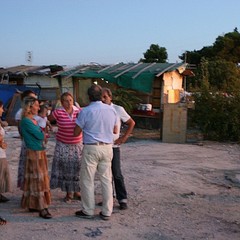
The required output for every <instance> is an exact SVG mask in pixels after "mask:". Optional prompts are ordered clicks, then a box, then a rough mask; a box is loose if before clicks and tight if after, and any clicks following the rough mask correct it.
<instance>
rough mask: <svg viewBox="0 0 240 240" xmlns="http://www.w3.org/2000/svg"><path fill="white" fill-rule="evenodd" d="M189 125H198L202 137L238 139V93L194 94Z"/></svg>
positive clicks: (239, 106)
mask: <svg viewBox="0 0 240 240" xmlns="http://www.w3.org/2000/svg"><path fill="white" fill-rule="evenodd" d="M194 99H195V110H194V111H192V116H191V121H192V122H191V125H195V126H198V127H199V128H200V130H201V131H202V133H203V135H204V138H205V139H208V140H216V141H238V142H239V141H240V93H233V94H226V93H221V92H209V91H207V90H205V91H202V92H201V94H195V95H194Z"/></svg>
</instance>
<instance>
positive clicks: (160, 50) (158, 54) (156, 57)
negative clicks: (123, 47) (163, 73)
mask: <svg viewBox="0 0 240 240" xmlns="http://www.w3.org/2000/svg"><path fill="white" fill-rule="evenodd" d="M143 56H144V58H141V59H140V60H139V62H144V63H152V62H157V63H166V62H167V58H168V54H167V50H166V48H165V47H160V46H159V45H158V44H151V46H150V48H149V49H148V50H147V51H146V52H145V53H144V54H143Z"/></svg>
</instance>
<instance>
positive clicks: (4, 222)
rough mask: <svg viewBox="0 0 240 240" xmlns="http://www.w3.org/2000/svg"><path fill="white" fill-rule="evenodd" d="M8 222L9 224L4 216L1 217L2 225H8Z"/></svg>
mask: <svg viewBox="0 0 240 240" xmlns="http://www.w3.org/2000/svg"><path fill="white" fill-rule="evenodd" d="M6 224H7V221H6V220H5V219H4V218H2V217H0V225H6Z"/></svg>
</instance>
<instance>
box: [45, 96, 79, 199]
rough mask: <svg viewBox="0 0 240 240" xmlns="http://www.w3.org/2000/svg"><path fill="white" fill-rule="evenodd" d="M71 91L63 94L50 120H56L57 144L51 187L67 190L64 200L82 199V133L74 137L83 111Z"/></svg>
mask: <svg viewBox="0 0 240 240" xmlns="http://www.w3.org/2000/svg"><path fill="white" fill-rule="evenodd" d="M73 103H74V98H73V96H72V94H71V93H69V92H65V93H63V94H62V95H61V105H62V106H61V107H59V108H56V109H55V110H54V111H53V112H52V114H51V115H50V117H49V120H50V121H52V120H56V122H57V126H58V131H57V133H56V146H55V151H54V156H53V163H52V171H51V180H50V186H51V189H55V188H61V190H62V191H63V192H66V196H65V198H64V201H65V202H67V203H69V202H71V200H72V199H75V200H81V196H80V183H79V180H80V166H81V156H82V148H83V145H82V134H81V135H79V136H77V137H74V136H73V132H74V128H75V125H76V123H75V121H76V117H77V115H78V113H79V112H80V111H81V109H80V108H77V107H76V106H74V105H73Z"/></svg>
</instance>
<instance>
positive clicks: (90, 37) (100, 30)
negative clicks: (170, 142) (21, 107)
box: [0, 0, 240, 67]
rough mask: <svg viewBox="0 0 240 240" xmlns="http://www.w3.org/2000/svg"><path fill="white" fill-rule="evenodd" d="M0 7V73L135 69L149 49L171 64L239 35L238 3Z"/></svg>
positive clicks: (61, 2)
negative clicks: (95, 66)
mask: <svg viewBox="0 0 240 240" xmlns="http://www.w3.org/2000/svg"><path fill="white" fill-rule="evenodd" d="M0 6H1V14H0V29H1V37H0V67H11V66H16V65H28V64H32V65H50V64H59V65H66V66H76V65H79V64H88V63H91V62H96V63H99V64H116V63H118V62H124V63H128V62H135V63H136V62H138V61H139V59H140V58H143V53H144V52H146V50H147V49H148V48H149V47H150V45H151V44H158V45H159V46H160V47H165V48H166V49H167V53H168V61H169V62H170V63H174V62H177V61H178V62H180V59H179V58H178V56H179V55H181V54H182V53H184V52H185V51H186V50H188V51H193V50H200V49H201V48H202V47H204V46H210V45H212V44H213V43H214V42H215V40H216V38H217V37H218V36H220V35H223V34H225V33H228V32H232V31H233V30H234V28H236V27H237V28H238V30H239V31H240V13H239V12H240V1H239V0H183V1H180V0H118V1H117V0H0ZM27 52H31V54H32V61H31V62H28V61H27Z"/></svg>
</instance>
